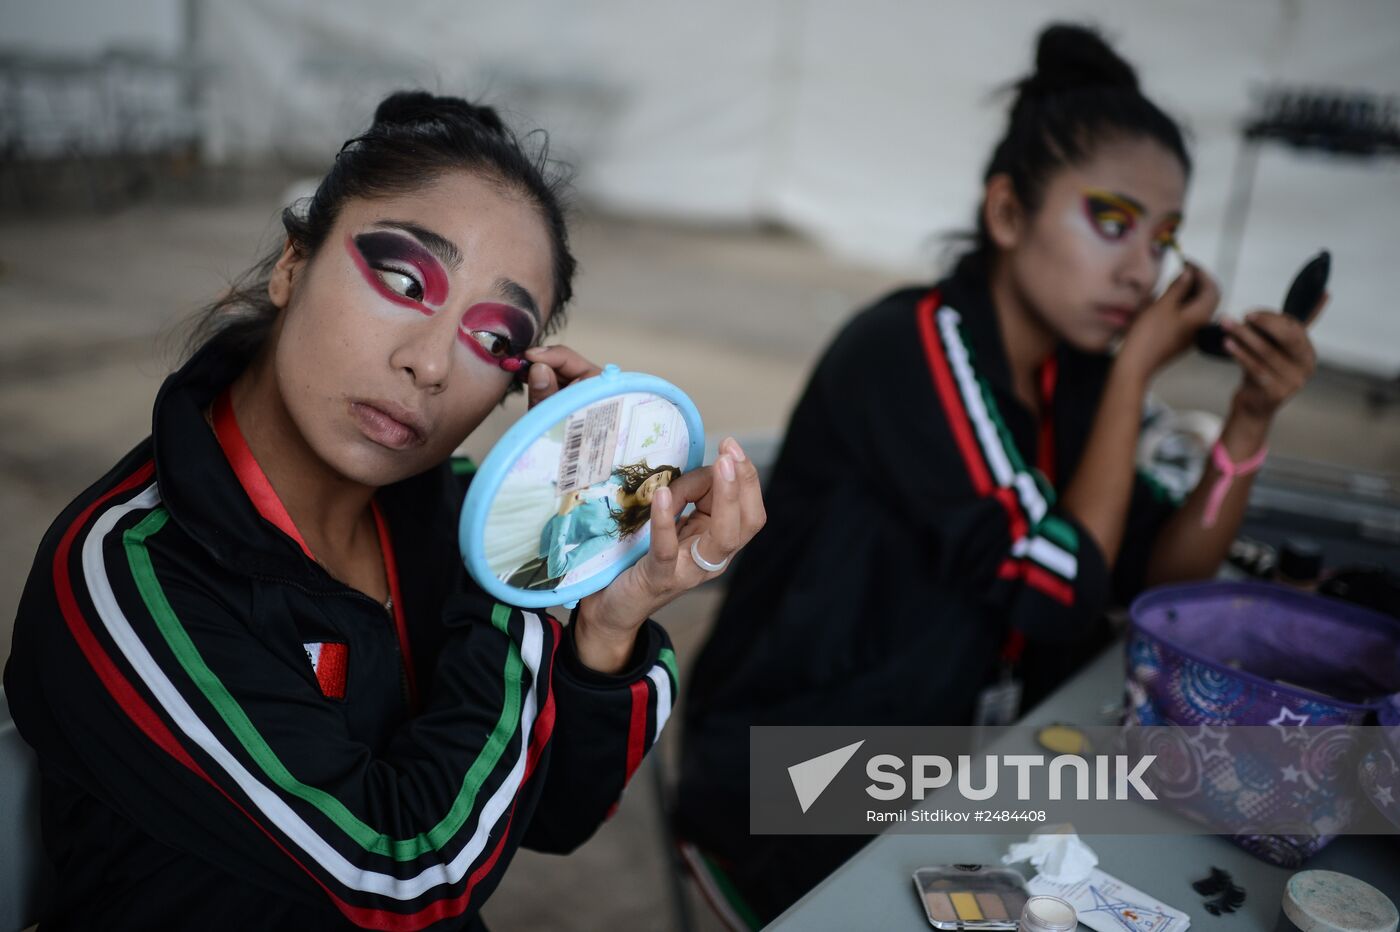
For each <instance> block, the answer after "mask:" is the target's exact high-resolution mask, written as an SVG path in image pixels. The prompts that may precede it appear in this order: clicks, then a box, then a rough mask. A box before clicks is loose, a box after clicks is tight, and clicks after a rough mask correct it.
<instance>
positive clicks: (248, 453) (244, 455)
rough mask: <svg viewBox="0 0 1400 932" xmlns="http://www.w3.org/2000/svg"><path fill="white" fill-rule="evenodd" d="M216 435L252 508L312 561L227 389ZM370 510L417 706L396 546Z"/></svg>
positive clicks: (374, 508) (217, 409) (219, 403)
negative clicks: (241, 425) (250, 443)
mask: <svg viewBox="0 0 1400 932" xmlns="http://www.w3.org/2000/svg"><path fill="white" fill-rule="evenodd" d="M214 436H215V437H217V438H218V440H219V446H220V447H222V448H223V451H224V456H225V457H226V458H227V459H228V463H229V465H230V466H232V467H233V473H234V475H236V476H237V477H238V483H239V485H241V486H243V491H244V492H246V493H247V495H248V498H249V499H251V500H252V502H253V507H254V508H256V509H257V510H258V514H260V515H262V516H263V518H265V519H266V520H268V521H269V522H271V523H272V524H273V526H275V527H276V528H277V529H278V530H280V531H281V532H282V533H283V534H286V535H287V536H288V537H290V538H291V539H292V540H294V541H296V542H297V546H299V547H301V552H302V553H304V554H306V556H307V557H308V558H309V559H310V560H311V561H312V562H319V561H317V560H316V555H315V554H313V553H312V552H311V548H309V547H307V546H306V541H305V539H303V538H302V536H301V532H300V531H298V530H297V526H296V525H295V524H293V523H292V517H291V515H289V514H287V508H286V506H285V505H283V504H282V499H280V498H278V497H277V492H276V490H274V489H273V488H272V483H271V482H269V481H268V479H267V474H266V473H264V472H263V471H262V467H261V466H259V465H258V461H257V460H256V459H254V458H253V451H252V450H251V449H249V448H248V440H247V438H245V437H244V436H243V431H242V430H240V429H239V427H238V419H237V418H236V417H234V414H233V402H232V401H231V399H230V398H229V392H228V390H227V389H225V390H224V391H223V392H222V393H221V394H220V395H219V397H218V398H217V399H215V401H214ZM369 507H370V511H371V512H372V513H373V514H374V529H375V531H376V533H377V534H378V535H379V551H380V553H382V554H383V556H384V575H385V576H386V577H388V579H389V600H390V602H391V603H393V615H394V631H395V633H396V634H397V635H398V640H399V653H400V657H401V659H402V660H403V672H404V680H405V682H406V684H407V686H408V697H409V703H410V704H411V705H412V706H413V708H417V707H418V684H417V682H416V678H415V677H414V674H413V660H412V654H411V653H410V652H409V645H408V623H407V621H406V620H405V618H404V613H403V596H402V594H401V593H400V591H399V568H398V564H397V562H396V561H395V560H394V546H393V542H392V541H391V540H390V538H389V524H388V522H387V521H385V520H384V515H383V513H382V512H381V511H380V510H379V503H378V502H376V501H374V500H373V499H371V500H370V503H369Z"/></svg>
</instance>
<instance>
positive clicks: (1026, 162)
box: [973, 23, 1191, 259]
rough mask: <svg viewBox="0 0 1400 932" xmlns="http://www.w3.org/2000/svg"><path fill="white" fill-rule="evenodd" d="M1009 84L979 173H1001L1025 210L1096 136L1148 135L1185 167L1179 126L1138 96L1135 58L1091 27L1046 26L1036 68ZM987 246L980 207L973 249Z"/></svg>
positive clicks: (982, 251)
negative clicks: (999, 132)
mask: <svg viewBox="0 0 1400 932" xmlns="http://www.w3.org/2000/svg"><path fill="white" fill-rule="evenodd" d="M1014 88H1015V91H1016V100H1015V102H1014V103H1013V104H1012V106H1011V115H1010V119H1009V120H1008V121H1007V126H1006V132H1005V134H1004V135H1003V136H1002V137H1001V141H1000V142H998V143H997V145H996V148H995V149H993V150H992V157H991V160H990V161H989V162H988V163H987V169H986V171H985V172H983V175H982V180H983V181H984V182H986V181H988V180H990V179H991V178H992V177H993V176H994V175H1007V176H1008V177H1010V179H1011V183H1012V187H1013V188H1014V190H1015V191H1016V197H1017V198H1018V199H1019V200H1020V201H1021V204H1022V205H1023V206H1025V208H1026V209H1027V210H1031V211H1033V210H1035V209H1036V208H1038V207H1039V206H1040V203H1041V199H1042V197H1043V195H1044V193H1045V185H1046V183H1047V182H1048V181H1049V179H1050V177H1051V176H1052V175H1053V174H1054V173H1055V172H1057V171H1059V170H1060V169H1062V168H1065V167H1066V166H1070V165H1077V164H1082V163H1083V162H1084V161H1086V160H1087V159H1089V158H1090V157H1092V155H1093V151H1094V147H1095V146H1096V145H1097V144H1099V143H1101V142H1104V141H1106V140H1110V139H1123V138H1128V139H1150V140H1152V141H1154V142H1157V143H1159V144H1161V145H1162V147H1163V148H1165V149H1166V150H1167V151H1169V152H1171V153H1172V154H1173V155H1175V156H1176V157H1177V159H1179V160H1180V162H1181V166H1182V168H1183V169H1184V170H1185V171H1186V173H1187V174H1190V172H1191V156H1190V155H1188V154H1187V152H1186V141H1185V139H1184V138H1183V137H1182V133H1181V128H1180V127H1179V126H1177V124H1176V121H1175V120H1173V119H1172V118H1171V117H1169V116H1167V115H1166V114H1165V113H1163V112H1162V110H1161V109H1160V108H1159V107H1158V106H1157V105H1156V104H1154V103H1153V102H1152V101H1150V100H1148V99H1147V98H1146V97H1145V96H1143V94H1142V91H1141V90H1140V89H1139V88H1138V79H1137V72H1135V71H1134V70H1133V66H1132V65H1130V64H1128V63H1127V62H1126V61H1124V60H1123V59H1122V58H1121V57H1119V55H1118V53H1116V52H1114V51H1113V49H1111V48H1110V47H1109V45H1108V43H1107V42H1105V41H1104V38H1103V36H1101V35H1100V34H1099V33H1098V32H1097V31H1096V30H1094V29H1092V28H1090V27H1087V26H1078V25H1071V24H1067V23H1053V24H1051V25H1049V26H1047V27H1045V29H1043V30H1042V31H1041V33H1040V37H1039V39H1038V40H1037V42H1036V50H1035V72H1034V73H1033V74H1031V75H1028V76H1027V77H1024V78H1022V79H1021V80H1020V81H1017V82H1016V83H1015V85H1014ZM992 252H993V246H992V242H991V238H990V236H989V235H988V233H987V229H986V223H985V221H984V220H983V219H982V214H981V211H980V210H979V211H978V219H977V245H976V249H975V250H974V252H973V256H974V257H976V258H982V259H986V258H988V257H990V255H991V254H992Z"/></svg>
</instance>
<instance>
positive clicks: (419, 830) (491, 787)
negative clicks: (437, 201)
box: [5, 350, 676, 929]
mask: <svg viewBox="0 0 1400 932" xmlns="http://www.w3.org/2000/svg"><path fill="white" fill-rule="evenodd" d="M237 371H238V367H237V365H235V364H234V363H233V362H231V361H229V360H225V359H222V358H220V357H219V356H218V355H217V354H216V353H215V352H214V351H212V350H205V351H204V352H202V353H201V354H199V355H197V356H196V357H195V358H194V359H193V360H192V361H191V362H190V363H189V364H187V365H186V366H185V367H184V368H183V369H181V370H180V371H179V372H177V373H175V374H174V375H172V376H171V377H170V378H169V379H167V381H166V382H165V384H164V386H163V387H162V389H161V391H160V394H159V396H158V397H157V400H156V403H155V409H154V416H153V428H152V435H151V437H149V438H147V439H146V440H144V441H142V443H141V444H140V445H139V446H137V447H136V449H134V450H133V451H132V452H131V453H129V454H128V455H127V456H126V457H125V458H123V459H122V461H121V462H120V463H118V464H117V465H116V467H115V468H113V469H112V470H111V472H109V473H108V474H107V475H106V476H104V477H103V478H102V479H101V480H99V481H98V482H97V483H96V484H95V485H93V486H92V487H91V488H89V489H88V490H87V491H86V492H84V493H83V494H82V495H80V496H79V497H78V499H77V500H76V501H75V502H73V503H72V504H71V505H70V506H69V507H68V508H67V509H66V510H65V511H64V512H63V514H62V515H61V516H60V517H59V518H58V520H57V521H56V522H55V523H54V525H53V526H52V528H50V530H49V532H48V534H47V535H46V536H45V537H44V540H43V543H42V545H41V546H40V548H39V552H38V555H37V557H36V558H35V562H34V567H33V569H32V570H31V572H30V576H29V580H28V583H27V585H26V587H25V590H24V595H23V597H22V600H21V602H20V606H19V612H18V617H17V619H16V623H15V632H14V646H13V650H12V653H11V656H10V659H9V662H8V664H7V665H6V668H5V689H6V694H7V698H8V700H9V705H10V709H11V711H12V714H13V716H14V719H15V723H16V725H17V726H18V728H19V731H20V734H21V735H22V736H23V737H24V739H25V740H26V741H27V742H28V743H29V744H30V745H32V746H33V747H34V749H35V750H36V752H37V754H38V759H39V767H40V773H41V807H42V825H43V833H44V840H45V847H46V850H47V855H48V857H49V859H50V861H51V863H52V866H53V868H54V871H55V873H56V879H57V895H56V896H55V897H53V898H52V903H51V904H50V906H49V909H48V912H47V915H46V916H45V917H43V927H44V928H101V929H138V928H139V929H157V928H160V929H164V928H190V929H320V928H342V927H347V926H361V927H366V928H375V929H420V928H425V927H432V928H480V927H481V923H480V919H479V918H478V917H477V913H478V910H479V909H480V907H481V904H482V903H483V902H484V901H485V900H486V898H487V897H489V896H490V894H491V891H492V890H493V889H494V888H495V886H496V884H497V883H498V882H499V880H500V878H501V875H502V873H503V872H504V871H505V869H506V866H507V864H509V863H510V860H511V857H512V855H513V854H514V853H515V850H516V848H517V847H519V846H520V845H522V844H523V845H526V846H528V847H531V848H537V849H540V850H545V851H556V852H564V851H568V850H570V849H572V848H574V847H576V846H577V845H579V844H580V843H582V842H583V841H584V840H585V839H587V838H588V837H589V836H590V835H591V834H592V833H593V831H594V830H595V829H596V828H597V826H598V825H599V824H600V823H601V822H602V821H603V820H604V818H605V817H606V816H607V815H608V814H609V812H610V809H611V807H613V806H614V805H615V804H616V803H617V801H618V799H619V797H620V794H621V793H622V790H623V787H624V785H625V784H626V782H627V780H628V778H629V777H630V776H631V774H632V772H633V771H634V770H635V769H636V767H637V765H638V763H639V762H640V760H641V758H642V755H643V754H644V753H645V752H646V750H647V749H648V748H649V747H650V746H651V744H652V743H653V742H654V741H655V739H656V736H657V734H658V733H659V731H660V729H661V727H662V726H663V725H664V724H665V721H666V718H667V716H668V715H669V713H670V708H671V702H672V697H673V696H674V695H675V689H676V679H675V676H676V674H675V658H674V655H673V654H672V652H671V650H670V647H669V642H668V640H667V638H666V635H665V633H664V632H663V631H662V629H661V628H660V627H659V626H657V625H656V624H655V623H654V622H647V624H646V625H645V627H644V628H643V629H642V630H641V631H640V632H639V635H638V642H637V649H636V653H635V654H634V656H633V662H632V664H631V665H630V668H629V671H628V672H627V673H625V674H623V675H620V676H615V677H614V676H603V675H600V674H597V673H595V672H593V671H591V670H588V669H587V668H585V667H583V666H582V664H581V663H580V662H579V660H578V657H577V654H576V652H575V649H574V646H573V641H572V637H571V634H570V629H569V628H567V627H565V626H561V625H560V624H559V623H558V622H556V621H555V620H554V619H553V618H550V617H548V616H547V615H544V614H539V613H535V612H530V611H522V610H520V609H517V608H512V607H510V606H506V605H500V604H497V603H495V602H493V601H492V599H490V598H489V597H487V596H486V595H485V594H484V593H482V592H481V591H480V589H479V588H478V587H476V585H475V584H474V583H473V582H472V581H471V580H470V578H469V577H467V575H466V573H465V571H464V570H463V567H462V561H461V559H460V557H459V556H458V553H457V544H456V539H457V535H456V525H457V515H458V511H459V509H460V507H461V503H462V498H463V495H464V494H465V487H466V482H467V481H469V474H467V473H469V470H467V469H464V468H461V467H460V466H459V467H457V468H454V466H453V464H444V465H442V466H441V467H439V468H437V469H434V470H431V471H429V472H427V473H424V474H421V475H419V476H415V477H413V478H411V479H407V480H405V481H403V482H400V483H397V484H395V485H392V486H389V487H386V488H384V489H382V490H380V492H379V493H378V494H377V496H376V502H377V503H378V506H379V508H380V511H381V513H382V514H383V516H384V518H385V519H386V522H387V525H388V530H389V534H390V538H391V540H392V548H391V549H392V555H393V558H394V561H395V563H396V564H397V568H398V581H399V590H400V591H399V598H400V599H401V602H402V604H401V607H402V610H403V618H404V619H405V623H406V630H404V631H402V632H399V631H397V630H396V623H395V620H394V618H393V617H392V615H391V614H390V613H389V612H387V611H386V610H385V606H383V605H380V604H379V603H377V602H375V601H374V600H373V599H371V598H369V597H368V596H366V595H364V594H362V593H360V592H358V591H355V590H353V589H350V588H347V587H346V586H345V585H343V584H341V583H339V582H337V581H336V580H335V579H333V578H331V577H330V576H329V575H328V574H327V573H326V572H325V571H324V570H323V569H322V568H321V567H320V566H319V565H317V564H316V563H315V562H314V561H312V560H311V559H310V558H309V557H308V556H307V555H306V554H305V553H304V552H303V551H302V549H301V548H300V546H299V545H298V544H297V543H296V542H295V541H293V540H292V539H291V538H290V537H289V536H288V535H287V534H285V533H283V532H282V531H281V530H278V528H277V527H275V526H274V524H273V523H270V522H269V520H267V519H266V518H265V517H264V516H263V514H260V512H259V510H258V508H257V507H256V506H255V505H254V503H253V501H252V500H251V499H250V497H249V495H248V494H247V493H246V492H245V489H244V487H243V485H241V484H240V480H239V478H238V476H237V475H236V474H235V472H234V471H233V470H232V469H231V468H230V466H229V463H228V461H227V460H226V458H225V456H224V453H223V451H222V449H221V447H220V445H219V443H218V442H217V440H216V438H215V436H214V434H213V433H212V432H211V430H210V429H209V426H208V424H207V423H206V422H205V420H204V417H203V414H202V411H203V409H204V408H205V407H206V406H207V405H208V404H209V403H210V401H211V400H212V399H213V398H214V397H215V396H216V395H217V394H218V393H219V392H220V391H221V390H222V389H223V388H224V386H226V385H227V384H228V383H229V382H231V381H232V379H233V378H234V377H235V375H236V373H237ZM458 473H463V474H464V475H460V476H459V475H458ZM401 644H402V645H406V647H407V650H404V649H403V647H402V646H401ZM405 655H408V656H405ZM317 661H319V665H316V664H317ZM327 664H329V665H330V666H326V665H327ZM332 667H333V669H332ZM413 687H416V688H413ZM342 692H343V697H342V698H337V697H336V696H337V694H339V693H342Z"/></svg>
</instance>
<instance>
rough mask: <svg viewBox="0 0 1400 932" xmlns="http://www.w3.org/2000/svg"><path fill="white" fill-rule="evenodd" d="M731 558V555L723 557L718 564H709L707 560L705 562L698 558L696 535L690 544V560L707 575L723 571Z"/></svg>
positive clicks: (698, 539)
mask: <svg viewBox="0 0 1400 932" xmlns="http://www.w3.org/2000/svg"><path fill="white" fill-rule="evenodd" d="M733 556H734V554H732V553H731V554H730V555H729V556H727V557H725V558H724V559H723V560H721V561H719V562H718V563H711V562H710V561H709V560H706V559H705V558H704V557H702V556H700V538H699V536H698V535H697V536H696V537H695V538H694V539H693V540H691V542H690V558H691V559H692V560H694V561H695V565H696V566H698V567H700V568H701V569H702V570H704V571H705V572H707V573H718V572H719V571H720V570H722V569H724V568H725V567H726V566H728V565H729V561H730V559H732V558H733Z"/></svg>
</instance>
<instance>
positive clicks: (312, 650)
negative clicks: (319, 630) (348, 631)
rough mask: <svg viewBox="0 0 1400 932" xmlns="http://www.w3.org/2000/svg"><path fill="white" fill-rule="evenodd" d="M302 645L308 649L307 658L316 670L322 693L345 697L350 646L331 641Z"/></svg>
mask: <svg viewBox="0 0 1400 932" xmlns="http://www.w3.org/2000/svg"><path fill="white" fill-rule="evenodd" d="M301 646H302V647H303V648H305V649H306V659H307V660H309V661H311V669H312V670H314V671H316V682H317V683H319V684H320V686H321V694H322V695H323V696H325V697H326V698H328V699H344V698H345V674H346V667H347V665H348V662H349V659H350V646H349V645H348V644H338V643H335V642H331V641H315V642H313V643H310V644H303V645H301Z"/></svg>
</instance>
